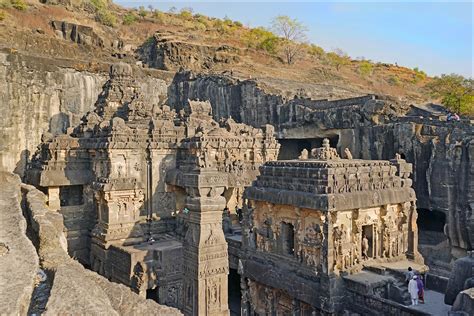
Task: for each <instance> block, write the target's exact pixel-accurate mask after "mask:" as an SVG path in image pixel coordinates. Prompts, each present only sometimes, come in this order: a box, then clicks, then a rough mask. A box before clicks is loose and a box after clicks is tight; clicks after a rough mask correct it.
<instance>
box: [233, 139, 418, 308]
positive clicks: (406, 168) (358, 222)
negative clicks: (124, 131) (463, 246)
mask: <svg viewBox="0 0 474 316" xmlns="http://www.w3.org/2000/svg"><path fill="white" fill-rule="evenodd" d="M322 144H323V147H321V148H316V149H312V150H311V152H312V153H313V156H314V157H315V158H312V159H308V158H307V157H304V159H303V158H301V159H300V160H280V161H270V162H266V163H265V164H264V165H263V166H261V167H260V175H259V176H258V177H257V180H255V181H254V182H253V185H252V186H251V187H248V188H246V190H245V193H244V199H248V203H247V204H246V207H245V208H244V220H243V226H242V231H243V237H242V254H241V261H240V263H239V270H240V272H239V273H240V274H241V278H242V279H241V288H242V314H243V315H253V313H254V312H255V313H257V314H259V315H263V314H292V313H293V314H294V313H296V314H298V313H299V312H302V313H303V314H306V313H308V314H309V313H311V312H312V313H328V314H338V313H341V312H342V311H343V310H344V309H347V310H349V311H354V312H358V310H357V309H354V306H353V305H352V304H356V303H357V302H356V298H354V301H348V300H347V293H346V292H347V291H350V292H353V293H356V294H357V295H356V294H353V295H354V297H355V296H358V297H359V298H357V300H368V301H369V300H373V301H377V300H379V299H387V298H388V299H389V300H392V302H390V301H389V302H384V301H383V300H382V302H383V303H382V302H376V303H374V305H382V306H384V307H383V308H389V307H388V306H392V307H393V308H394V309H395V310H398V312H400V313H401V312H402V311H403V310H404V308H403V307H401V306H399V304H398V303H406V302H405V300H404V297H403V294H404V291H403V289H402V288H403V286H404V283H405V282H404V275H403V273H400V274H402V276H403V277H402V279H403V281H400V280H398V281H396V282H394V280H395V279H397V278H398V277H391V276H388V275H385V270H386V269H385V268H383V267H382V268H378V269H377V268H374V270H383V271H384V273H381V275H382V276H380V275H375V274H373V273H366V272H364V274H363V275H359V273H360V271H361V269H363V268H366V267H368V266H371V265H375V266H377V265H379V266H383V265H384V264H387V265H391V264H394V265H396V264H400V265H401V266H403V265H406V264H408V265H409V264H412V265H414V264H421V265H420V267H421V268H423V269H426V267H424V266H423V265H422V263H423V258H422V257H421V256H420V254H419V253H418V251H417V245H418V232H417V226H416V218H417V212H416V207H415V200H416V197H415V194H414V191H413V189H412V188H411V185H412V182H411V180H410V179H409V176H410V173H411V171H412V168H411V165H410V164H408V163H406V161H405V160H402V159H401V158H400V157H399V156H397V157H396V159H393V160H390V161H369V160H358V159H341V158H339V156H338V154H337V152H335V149H334V148H331V147H330V146H329V140H328V139H324V140H323V142H322ZM302 156H305V155H302ZM407 259H408V260H409V261H408V260H407ZM387 269H388V268H387ZM348 275H351V276H350V277H347V278H345V281H346V282H343V281H342V278H341V277H342V276H344V277H346V276H348ZM392 283H393V284H392ZM388 284H390V285H388ZM364 285H365V286H366V289H361V287H362V286H364ZM389 287H391V288H390V289H391V290H389ZM397 287H399V288H400V289H397ZM290 301H291V302H292V303H291V305H288V304H286V303H285V302H290ZM408 302H409V300H408ZM392 307H390V308H392ZM381 309H382V308H377V309H376V310H377V311H378V312H380V310H381Z"/></svg>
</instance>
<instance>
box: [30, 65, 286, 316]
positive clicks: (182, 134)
mask: <svg viewBox="0 0 474 316" xmlns="http://www.w3.org/2000/svg"><path fill="white" fill-rule="evenodd" d="M109 75H110V79H109V80H108V81H107V82H106V83H105V84H104V88H103V91H102V93H101V94H100V97H99V99H98V101H97V102H96V106H95V110H94V111H91V112H88V113H87V114H86V115H85V116H84V117H83V119H82V122H81V124H79V125H78V126H76V127H75V128H74V129H73V130H70V132H69V134H68V135H56V136H52V135H47V137H44V138H43V140H44V141H43V143H42V144H41V145H40V146H39V147H38V151H37V152H36V154H35V156H34V159H33V160H32V162H31V164H30V168H29V170H28V172H27V179H28V180H29V181H30V182H31V183H34V184H36V185H38V186H41V187H44V188H45V189H46V190H47V193H48V197H49V200H48V203H49V207H50V208H53V209H59V211H60V213H61V214H63V215H64V218H65V225H66V227H67V228H68V229H69V230H68V231H67V233H68V236H67V237H68V246H69V247H68V248H69V249H70V250H73V253H77V251H79V249H80V248H79V246H80V244H81V243H87V244H88V246H90V254H89V253H88V249H84V253H83V254H82V257H81V259H82V260H83V261H85V262H86V263H88V264H89V265H90V266H91V267H92V269H93V270H94V271H96V272H98V273H100V274H101V275H104V276H106V277H107V278H109V279H111V280H113V281H117V282H121V283H124V284H126V285H128V286H130V287H131V288H132V289H133V290H134V291H135V292H136V293H138V294H140V295H142V296H144V295H146V293H147V292H146V291H148V290H152V291H154V293H159V296H157V297H156V299H157V300H159V301H160V302H163V303H167V304H171V305H173V306H177V307H179V308H181V309H182V310H183V311H184V312H185V313H186V314H189V315H196V314H199V315H225V314H228V307H227V274H228V257H227V244H226V241H225V238H224V234H223V231H222V224H221V222H222V210H223V209H224V207H226V205H227V204H229V202H228V200H229V201H231V200H232V202H231V203H234V204H239V203H241V201H239V198H240V196H236V195H238V194H239V192H242V190H243V188H244V187H245V186H246V185H249V184H250V183H251V181H252V180H253V179H254V178H255V176H256V175H257V174H258V167H259V166H260V165H261V164H262V163H263V162H265V161H267V160H275V159H276V157H277V155H278V148H279V145H278V143H277V142H276V140H275V138H274V129H273V127H272V126H270V125H266V126H263V128H262V129H257V128H253V127H250V126H247V125H244V124H239V123H236V122H235V121H234V120H233V119H231V118H229V119H226V120H220V121H219V122H217V121H215V120H213V118H212V108H211V105H210V103H209V102H203V101H191V100H188V104H187V106H186V107H185V108H184V109H182V111H179V113H176V112H175V111H173V110H171V109H170V108H169V106H167V105H163V104H159V103H155V104H154V103H151V102H150V100H148V99H146V95H145V93H144V91H143V89H142V87H141V86H140V84H139V82H138V81H137V80H136V79H135V78H134V77H133V72H132V68H131V67H130V66H129V65H125V64H117V65H113V66H112V67H111V69H110V73H109ZM227 188H232V189H235V190H232V191H230V193H228V194H227V197H225V196H224V190H225V189H227ZM227 206H230V205H227ZM234 206H235V205H232V207H234ZM184 209H186V210H187V212H186V213H185V212H184ZM83 210H89V214H88V215H86V214H85V211H83ZM91 214H94V215H96V216H92V217H93V218H94V219H95V218H97V221H96V223H95V226H94V228H93V229H92V231H90V226H89V224H90V223H92V221H91V218H92V217H91V216H89V215H91ZM181 214H182V215H181ZM84 215H86V216H84ZM76 216H77V217H79V218H76ZM81 217H83V218H81ZM81 219H82V220H81ZM45 225H49V224H45ZM68 225H69V227H68ZM70 230H72V231H76V232H77V231H80V233H79V238H78V239H77V240H76V237H78V236H77V235H75V236H74V238H72V236H71V235H70V234H69V232H70ZM175 230H176V231H175ZM58 231H61V233H62V230H54V229H52V230H51V231H50V232H48V233H45V235H46V234H47V236H48V237H50V238H52V239H54V237H55V236H54V234H55V232H56V233H57V232H58ZM88 236H91V238H90V239H88V238H87V237H88ZM55 239H56V240H58V239H59V238H55ZM155 241H156V243H155ZM76 244H77V245H76ZM165 245H167V246H165ZM54 248H55V249H57V248H58V247H57V245H55V247H54ZM83 248H86V247H83ZM74 251H76V252H74ZM81 251H82V250H81ZM47 253H48V254H49V253H53V251H52V250H51V251H48V252H47ZM48 254H44V255H45V256H47V255H48ZM181 257H182V258H183V260H184V262H177V264H175V265H170V264H169V261H170V258H176V259H177V258H181ZM89 258H90V261H88V260H89ZM48 259H49V258H45V261H46V262H49V261H52V262H53V264H54V259H55V258H52V260H49V261H48ZM181 265H183V266H181ZM53 290H54V289H53Z"/></svg>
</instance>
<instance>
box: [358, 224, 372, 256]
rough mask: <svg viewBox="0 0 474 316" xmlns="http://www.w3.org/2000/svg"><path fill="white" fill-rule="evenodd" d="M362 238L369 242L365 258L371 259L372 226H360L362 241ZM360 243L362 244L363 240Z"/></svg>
mask: <svg viewBox="0 0 474 316" xmlns="http://www.w3.org/2000/svg"><path fill="white" fill-rule="evenodd" d="M364 236H365V237H366V238H367V240H368V242H369V247H368V250H367V256H368V257H369V258H373V257H374V225H365V226H362V239H363V238H364ZM361 242H363V240H362V241H361Z"/></svg>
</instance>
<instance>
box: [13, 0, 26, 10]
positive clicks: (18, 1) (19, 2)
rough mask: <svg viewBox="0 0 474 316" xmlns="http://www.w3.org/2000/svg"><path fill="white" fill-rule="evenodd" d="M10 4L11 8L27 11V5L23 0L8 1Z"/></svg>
mask: <svg viewBox="0 0 474 316" xmlns="http://www.w3.org/2000/svg"><path fill="white" fill-rule="evenodd" d="M10 4H11V6H12V7H13V8H15V9H17V10H20V11H24V10H26V9H28V4H27V3H26V2H25V1H24V0H10Z"/></svg>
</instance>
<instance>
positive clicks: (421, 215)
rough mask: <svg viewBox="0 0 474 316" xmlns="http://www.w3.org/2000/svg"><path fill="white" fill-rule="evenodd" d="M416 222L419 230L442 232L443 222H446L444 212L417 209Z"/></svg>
mask: <svg viewBox="0 0 474 316" xmlns="http://www.w3.org/2000/svg"><path fill="white" fill-rule="evenodd" d="M416 223H417V224H418V228H419V229H420V230H430V231H435V232H443V231H444V224H446V214H445V213H444V212H441V211H430V210H426V209H418V220H417V222H416Z"/></svg>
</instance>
